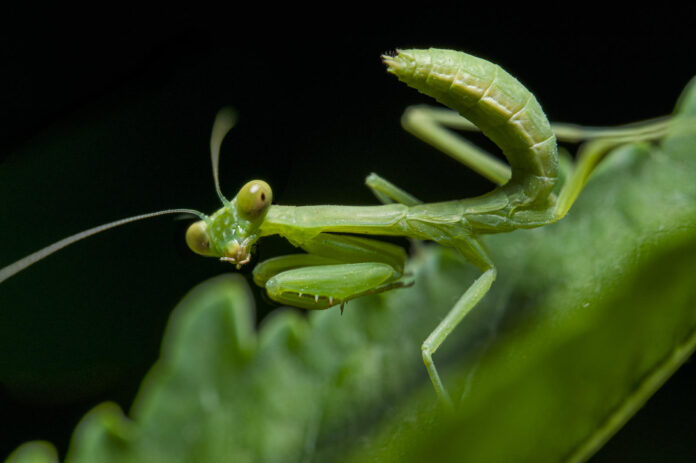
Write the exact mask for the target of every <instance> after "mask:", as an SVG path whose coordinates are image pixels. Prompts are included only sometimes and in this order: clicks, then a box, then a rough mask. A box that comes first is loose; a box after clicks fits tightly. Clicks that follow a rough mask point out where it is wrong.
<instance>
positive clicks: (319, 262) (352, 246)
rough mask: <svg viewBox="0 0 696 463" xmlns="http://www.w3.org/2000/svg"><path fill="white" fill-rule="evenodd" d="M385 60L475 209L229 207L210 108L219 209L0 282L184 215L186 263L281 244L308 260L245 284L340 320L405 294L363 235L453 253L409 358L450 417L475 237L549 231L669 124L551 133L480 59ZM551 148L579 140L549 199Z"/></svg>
mask: <svg viewBox="0 0 696 463" xmlns="http://www.w3.org/2000/svg"><path fill="white" fill-rule="evenodd" d="M383 60H384V62H385V64H386V65H387V68H388V71H389V72H390V73H392V74H394V75H396V76H397V77H398V78H399V79H400V80H402V81H404V82H405V83H407V84H408V85H409V86H412V87H414V88H416V89H417V90H419V91H421V92H422V93H424V94H426V95H429V96H431V97H434V98H435V99H436V100H438V101H440V102H441V103H443V104H445V105H446V106H448V107H450V108H452V109H454V110H455V111H456V112H457V113H459V115H457V114H453V113H451V112H448V111H445V110H442V109H435V108H427V107H415V108H411V109H409V110H407V112H406V113H405V115H404V118H403V124H404V126H405V128H406V129H407V130H408V131H409V132H411V133H413V134H414V135H416V136H418V137H419V138H421V139H423V140H424V141H426V142H428V143H430V144H432V145H434V146H435V147H437V148H439V149H440V150H442V151H443V152H445V153H446V154H448V155H450V156H452V157H453V158H455V159H457V160H458V161H460V162H461V163H463V164H464V165H466V166H468V167H470V168H472V169H474V170H475V171H476V172H478V173H479V174H481V175H483V176H484V177H485V178H487V179H489V180H491V181H492V182H494V183H495V184H497V185H498V187H497V188H495V189H494V190H493V191H491V192H490V193H487V194H484V195H482V196H479V197H474V198H467V199H461V200H453V201H446V202H440V203H431V204H424V203H422V202H421V201H420V200H418V199H417V198H416V197H415V196H413V195H411V194H410V193H407V192H406V191H404V190H403V189H401V188H399V187H397V186H396V185H394V184H393V183H391V182H389V181H387V180H385V179H383V178H382V177H379V176H378V175H376V174H372V175H370V176H368V178H367V180H366V184H367V186H368V187H369V188H370V189H371V190H372V191H373V193H374V194H375V196H376V197H377V198H378V199H379V200H380V201H381V202H382V203H383V204H382V205H378V206H334V205H330V206H300V207H295V206H281V205H275V204H272V200H273V193H272V189H271V187H270V185H268V184H267V183H266V182H264V181H262V180H252V181H251V182H248V183H247V184H245V185H244V186H243V187H242V188H241V189H240V191H239V192H238V193H237V195H236V196H235V197H234V198H232V199H231V200H230V199H227V198H226V197H225V196H224V195H223V194H222V192H221V188H220V184H219V174H218V164H219V157H220V146H221V144H222V141H223V139H224V137H225V135H226V134H227V133H228V132H229V130H230V129H231V128H232V127H233V125H234V124H235V121H236V117H235V114H234V113H233V112H231V111H230V110H222V111H221V112H220V113H219V114H218V117H217V118H216V122H215V124H214V127H213V131H212V136H211V141H210V147H211V159H212V168H213V177H214V183H215V188H216V192H217V194H218V196H219V198H220V200H221V202H222V204H223V207H222V208H221V209H219V210H218V211H217V212H215V213H213V214H212V215H210V216H208V215H206V214H203V213H201V212H198V211H196V210H192V209H168V210H164V211H159V212H154V213H149V214H143V215H138V216H134V217H129V218H126V219H122V220H119V221H116V222H111V223H108V224H104V225H101V226H98V227H95V228H92V229H89V230H85V231H83V232H80V233H78V234H76V235H72V236H70V237H68V238H66V239H64V240H61V241H58V242H56V243H54V244H52V245H50V246H48V247H46V248H44V249H42V250H40V251H37V252H36V253H34V254H31V255H29V256H27V257H25V258H23V259H20V260H19V261H17V262H15V263H14V264H11V265H9V266H7V267H5V268H2V269H0V283H1V282H2V281H4V280H6V279H7V278H10V277H11V276H13V275H14V274H16V273H18V272H20V271H22V270H23V269H25V268H27V267H28V266H30V265H32V264H33V263H35V262H37V261H39V260H41V259H43V258H44V257H47V256H48V255H50V254H52V253H54V252H56V251H58V250H59V249H62V248H63V247H65V246H68V245H70V244H73V243H75V242H77V241H79V240H82V239H84V238H87V237H89V236H92V235H94V234H96V233H99V232H102V231H104V230H108V229H111V228H114V227H118V226H121V225H124V224H126V223H130V222H134V221H138V220H142V219H146V218H150V217H155V216H159V215H165V214H191V215H195V216H197V217H198V218H199V219H200V220H199V221H197V222H195V223H193V224H192V225H191V226H190V227H189V229H188V231H187V233H186V242H187V244H188V246H189V247H190V248H191V250H193V251H194V252H195V253H197V254H200V255H203V256H209V257H216V258H219V259H220V260H222V261H224V262H228V263H231V264H233V265H235V266H236V267H237V268H240V267H241V266H243V265H245V264H247V263H249V261H250V259H251V254H252V251H253V247H254V245H255V243H256V242H257V241H258V240H259V239H260V238H262V237H265V236H269V235H280V236H282V237H283V238H285V239H287V240H288V241H289V242H290V243H292V244H293V245H295V246H296V247H299V248H301V249H302V250H304V251H306V253H303V254H292V255H288V256H281V257H276V258H272V259H269V260H267V261H265V262H262V263H260V264H259V265H257V266H256V268H255V269H254V272H253V276H254V281H255V282H256V284H258V285H259V286H262V287H264V288H265V289H266V291H267V293H268V295H269V297H270V298H271V299H273V300H274V301H276V302H279V303H281V304H287V305H291V306H294V307H299V308H304V309H310V310H314V309H319V310H323V309H328V308H329V307H334V306H339V307H340V310H343V309H344V305H345V304H346V302H348V301H350V300H351V299H354V298H357V297H361V296H364V295H368V294H375V293H380V292H386V291H390V290H395V289H398V288H404V287H408V286H410V285H411V284H412V281H411V280H410V278H409V275H408V273H407V272H406V271H405V265H406V260H407V254H406V251H405V250H404V249H403V248H402V247H400V246H397V245H394V244H391V243H386V242H382V241H378V240H375V239H373V238H368V237H365V236H362V235H368V236H369V235H378V236H379V235H381V236H384V235H387V236H402V237H408V238H413V239H416V240H429V241H434V242H436V243H438V244H441V245H443V246H448V247H452V248H454V249H456V250H457V251H459V253H460V254H461V255H462V256H463V257H464V258H465V259H467V260H468V261H469V262H471V263H472V264H473V265H474V266H476V267H477V268H478V269H479V270H480V271H481V272H482V273H481V276H480V277H479V278H478V279H476V280H475V281H474V282H473V284H471V285H470V286H469V287H468V289H466V290H465V291H464V292H463V294H462V296H461V297H460V298H459V300H458V301H457V302H456V303H455V304H454V306H453V307H452V309H451V310H450V312H449V313H448V315H447V316H446V317H445V318H444V319H443V320H442V321H441V322H440V324H439V325H438V326H437V327H435V328H434V331H433V332H432V333H431V334H430V335H429V336H428V337H427V339H426V340H425V341H424V343H423V345H422V348H421V351H422V356H423V361H424V363H425V366H426V370H427V373H428V375H429V377H430V379H431V381H432V383H433V386H434V389H435V391H436V394H437V397H438V399H439V401H440V402H441V403H442V404H443V406H445V407H447V408H452V407H453V406H455V404H454V402H453V401H452V399H451V397H450V395H449V393H448V391H447V388H446V387H445V385H444V383H443V381H442V378H441V376H440V373H439V372H438V370H437V368H436V365H435V363H434V360H433V355H434V354H435V353H436V351H437V349H438V347H439V346H440V345H441V344H442V343H443V342H444V341H445V339H447V337H448V335H449V334H450V333H451V332H452V331H453V330H454V329H455V327H456V326H457V325H458V324H459V323H461V322H462V320H463V319H464V318H465V317H466V315H467V314H468V313H470V312H471V310H472V309H473V308H474V307H475V306H476V305H477V303H478V302H479V301H480V300H481V299H482V298H483V297H484V296H485V294H486V293H487V292H488V291H489V289H490V288H491V286H492V284H493V282H494V280H495V278H496V275H497V270H496V267H495V264H494V262H493V261H492V259H491V258H490V256H489V254H488V251H487V250H486V247H485V245H484V243H483V242H482V240H481V237H482V236H483V235H486V234H492V233H504V232H511V231H514V230H516V229H524V228H535V227H540V226H544V225H548V224H552V223H554V222H556V221H558V220H560V219H561V218H563V217H564V216H565V215H566V214H567V213H568V211H569V209H570V208H571V206H572V204H573V202H574V201H575V199H576V198H577V197H578V195H579V193H580V191H581V190H582V187H583V185H584V184H585V182H586V181H587V179H588V177H589V175H590V174H591V172H592V171H593V169H594V167H595V166H596V165H597V164H598V162H599V161H600V160H601V158H602V157H603V155H604V154H606V153H607V152H608V151H609V150H610V149H611V148H612V147H614V146H616V145H618V144H622V143H626V142H629V141H638V140H650V139H655V138H659V137H660V136H661V135H662V134H664V132H665V130H666V128H667V126H668V124H669V121H668V120H666V119H658V120H652V121H647V122H645V123H641V124H636V125H631V126H627V127H623V128H617V129H585V128H580V127H576V126H569V125H553V126H552V125H551V124H550V123H549V122H548V120H547V119H546V116H545V115H544V113H543V111H542V109H541V107H540V105H539V104H538V103H537V101H536V99H535V98H534V96H533V95H532V94H531V93H530V92H529V91H528V90H527V89H526V88H524V87H523V86H522V84H520V83H519V82H518V81H517V80H516V79H515V78H513V77H512V76H510V75H509V74H508V73H507V72H505V71H504V70H503V69H502V68H500V67H499V66H497V65H495V64H492V63H490V62H488V61H485V60H482V59H480V58H476V57H473V56H471V55H467V54H464V53H462V52H455V51H450V50H439V49H429V50H402V51H399V52H397V53H396V54H395V55H389V56H384V57H383ZM460 115H461V116H463V117H464V118H465V119H462V118H461V117H460ZM449 128H458V129H464V130H471V129H474V128H478V129H480V130H481V131H482V132H483V134H484V135H486V136H487V137H489V138H490V139H491V140H492V141H493V142H494V143H496V144H497V145H498V146H499V147H500V148H501V149H502V151H503V153H504V154H505V156H506V157H507V159H508V161H509V163H510V167H508V166H507V165H505V164H504V163H502V162H500V161H498V160H496V159H495V158H494V157H492V156H490V155H488V154H487V153H485V152H483V151H481V150H479V149H478V148H476V147H474V146H473V145H470V144H468V143H467V142H465V141H464V140H462V139H461V138H459V137H458V136H456V135H454V134H453V133H452V132H450V131H449ZM557 138H558V139H561V140H565V141H573V142H577V141H588V143H586V144H585V145H583V147H582V148H581V153H580V160H579V162H578V164H577V166H576V167H575V169H573V170H572V172H567V173H566V175H565V181H564V182H562V185H560V189H559V188H558V186H559V185H558V184H559V183H560V182H559V178H560V176H559V162H558V149H557V145H556V139H557Z"/></svg>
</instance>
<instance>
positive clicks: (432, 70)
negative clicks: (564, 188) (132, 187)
mask: <svg viewBox="0 0 696 463" xmlns="http://www.w3.org/2000/svg"><path fill="white" fill-rule="evenodd" d="M385 62H386V63H387V64H388V65H389V69H388V70H389V72H391V73H393V74H395V75H396V76H397V77H398V78H399V80H401V81H402V82H405V83H406V84H407V85H409V86H411V87H413V88H415V89H417V90H418V91H420V92H422V93H424V94H426V95H429V96H431V97H433V98H435V99H436V100H438V101H439V102H440V103H442V104H444V105H446V106H449V107H450V108H452V109H454V110H456V111H458V112H459V113H460V114H461V115H462V116H464V117H466V118H467V119H469V120H470V121H471V122H473V123H474V124H476V125H477V126H478V127H479V128H480V129H481V131H482V132H483V134H484V135H486V136H487V137H488V138H490V139H491V140H492V141H493V142H494V143H495V144H496V145H498V146H499V147H500V148H501V149H502V151H503V154H505V157H507V159H508V162H509V163H510V166H511V167H512V178H511V180H510V182H509V183H508V185H507V189H508V190H510V191H519V192H520V193H521V197H519V198H516V199H517V200H521V202H522V203H524V204H526V205H533V204H534V203H536V202H545V201H546V199H547V197H548V195H549V194H550V192H551V190H552V189H553V186H554V184H555V181H556V177H557V172H558V152H557V146H556V137H555V136H554V134H553V132H552V131H551V126H550V124H549V122H548V119H547V118H546V115H545V114H544V112H543V111H542V109H541V106H539V103H538V102H537V101H536V98H534V95H532V94H531V93H530V92H529V90H527V89H526V88H525V87H524V86H523V85H522V84H521V83H520V82H519V81H518V80H517V79H515V78H514V77H512V76H511V75H510V74H508V73H507V72H505V71H504V70H503V69H502V68H501V67H500V66H498V65H496V64H493V63H491V62H488V61H486V60H484V59H481V58H477V57H475V56H471V55H468V54H466V53H462V52H458V51H453V50H440V49H435V48H431V49H428V50H401V51H399V52H398V53H397V55H396V56H393V57H390V58H387V59H385ZM524 204H518V205H517V206H518V207H519V206H522V207H524Z"/></svg>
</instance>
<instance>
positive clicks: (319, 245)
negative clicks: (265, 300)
mask: <svg viewBox="0 0 696 463" xmlns="http://www.w3.org/2000/svg"><path fill="white" fill-rule="evenodd" d="M300 247H301V248H302V249H304V250H305V251H307V252H308V254H291V255H287V256H281V257H276V258H273V259H269V260H267V261H264V262H262V263H260V264H259V265H257V266H256V268H255V269H254V282H255V283H256V284H257V285H259V286H262V287H264V288H266V292H267V293H268V296H269V297H270V298H271V299H273V300H274V301H276V302H279V303H282V304H288V305H292V306H294V307H301V308H304V309H319V310H323V309H327V308H329V307H332V306H334V305H338V304H340V305H341V311H343V306H344V305H345V303H346V302H347V301H349V300H351V299H354V298H356V297H360V296H364V295H367V294H375V293H380V292H384V291H388V290H391V289H394V288H400V287H404V286H409V285H411V284H412V282H411V281H409V280H408V279H406V278H404V265H405V263H406V252H405V251H404V250H403V248H401V247H399V246H396V245H394V244H391V243H385V242H381V241H376V240H372V239H369V238H362V237H357V236H345V235H333V234H330V233H319V234H318V235H317V236H316V237H314V238H312V239H310V240H308V241H306V242H305V243H302V244H301V245H300Z"/></svg>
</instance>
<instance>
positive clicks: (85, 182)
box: [0, 5, 696, 462]
mask: <svg viewBox="0 0 696 463" xmlns="http://www.w3.org/2000/svg"><path fill="white" fill-rule="evenodd" d="M658 7H659V5H658V6H655V5H653V8H658ZM335 8H336V9H335V11H334V12H331V13H329V12H325V11H321V10H308V11H306V12H303V11H287V12H285V11H280V12H279V11H275V10H274V9H273V8H272V7H270V6H269V7H268V8H267V10H268V11H256V12H254V13H242V12H241V11H224V12H222V11H212V10H211V11H208V12H204V13H200V14H199V15H194V14H192V13H189V12H187V13H173V12H171V11H167V12H165V11H149V12H144V11H141V10H133V11H129V12H125V13H124V12H123V11H119V12H111V11H102V12H99V13H98V14H96V13H93V12H84V11H82V12H80V13H81V14H85V15H87V16H85V17H89V19H84V20H83V19H72V20H69V19H63V15H65V13H66V12H64V11H47V10H42V11H41V12H40V14H38V13H39V12H36V13H37V14H36V15H34V14H23V15H18V16H17V18H16V21H15V18H14V16H13V15H11V14H9V15H7V16H6V17H5V19H3V23H5V24H4V26H5V27H3V28H2V30H3V33H2V48H1V51H2V56H1V58H2V75H1V76H0V84H2V85H1V87H0V89H1V90H0V99H1V100H0V105H1V108H2V111H0V117H1V118H2V120H0V157H1V163H0V265H4V264H6V263H9V262H12V261H14V260H16V259H18V258H20V257H22V256H24V255H26V254H28V253H30V252H32V251H34V250H36V249H38V248H40V247H42V246H44V245H46V244H49V243H51V242H53V241H56V240H58V239H60V238H63V237H65V236H67V235H69V234H72V233H75V232H77V231H80V230H83V229H86V228H89V227H91V226H94V225H97V224H100V223H104V222H108V221H111V220H114V219H117V218H121V217H127V216H131V215H136V214H139V213H143V212H149V211H155V210H161V209H166V208H170V207H191V208H196V209H199V210H202V211H204V212H211V211H213V210H215V209H216V208H217V207H218V201H217V198H216V196H215V194H214V190H213V186H212V177H211V173H210V165H209V158H208V152H207V144H208V136H209V132H210V127H211V124H212V120H213V116H214V114H215V112H216V111H217V109H218V108H219V107H221V106H223V105H233V106H234V107H235V108H237V109H238V111H239V113H240V123H239V124H238V126H237V127H236V128H235V129H234V131H233V132H232V134H231V135H230V136H229V137H228V138H227V139H226V142H225V146H224V148H223V159H222V161H221V183H222V189H223V191H225V192H226V193H227V195H228V196H230V197H231V196H233V195H234V194H235V192H236V189H237V188H239V187H240V186H241V185H242V184H243V183H244V182H246V181H247V180H249V179H251V178H264V179H266V180H267V181H269V183H270V184H271V185H272V186H273V187H274V196H275V200H276V201H277V202H278V203H281V204H321V203H326V204H331V203H336V204H372V203H374V199H373V198H372V197H371V195H370V193H369V192H368V191H367V189H366V188H365V187H364V186H363V184H362V182H363V178H364V177H365V175H367V174H368V173H370V172H372V171H375V172H378V173H380V174H382V175H384V176H385V177H387V178H389V179H393V180H394V181H395V183H397V184H399V185H400V186H403V187H404V188H405V189H406V190H408V191H411V192H413V193H414V194H416V195H417V196H419V197H421V198H422V199H424V200H426V201H432V200H444V199H451V198H455V197H463V196H466V195H472V194H476V193H482V192H484V191H486V190H487V189H489V188H490V185H489V184H488V183H487V182H486V181H485V180H482V179H480V178H478V177H477V176H475V175H473V174H471V173H469V172H468V171H467V170H466V169H464V168H463V167H460V166H458V165H457V164H456V163H455V162H454V161H450V160H449V159H447V158H446V157H445V156H442V155H439V154H438V153H436V152H435V151H433V150H432V149H430V148H428V147H426V146H425V145H423V144H421V143H420V142H418V141H417V140H415V139H412V138H411V137H410V136H409V135H407V134H405V133H404V132H402V131H401V129H400V126H399V122H398V121H399V116H400V113H401V111H402V110H403V108H404V107H405V106H406V105H408V104H412V103H417V102H424V101H427V100H426V99H425V98H423V97H421V96H420V95H418V94H417V93H416V92H414V91H412V90H410V89H408V88H406V87H404V86H403V85H402V84H399V83H398V82H397V81H396V79H395V78H394V77H393V76H390V75H387V74H386V73H385V72H384V69H383V65H382V63H381V62H380V59H379V56H380V54H382V53H384V52H389V51H391V50H393V49H395V48H397V47H401V48H409V47H419V48H420V47H429V46H437V47H443V48H454V49H461V50H463V51H467V52H469V53H472V54H475V55H478V56H481V57H483V58H487V59H490V60H492V61H495V62H497V63H499V64H501V65H502V66H503V67H504V68H505V69H507V70H508V71H509V72H510V73H512V74H513V75H515V76H516V77H518V78H519V79H520V80H521V81H522V82H523V83H524V84H525V85H526V86H527V87H528V88H530V89H531V90H532V92H534V93H535V95H536V96H537V99H538V100H539V102H540V103H541V104H542V106H543V108H544V109H545V111H546V113H547V115H548V116H549V118H550V119H552V120H563V121H571V122H577V123H581V124H589V125H611V124H618V123H624V122H630V121H635V120H640V119H644V118H648V117H653V116H658V115H662V114H666V113H669V112H670V111H671V109H672V107H673V105H674V102H675V100H676V98H677V97H678V95H679V93H680V91H681V89H682V88H683V87H684V86H685V85H686V83H687V82H688V80H689V79H690V78H691V77H692V76H693V75H694V74H696V60H695V59H694V58H695V57H696V52H695V51H694V47H693V44H694V38H693V32H694V26H695V25H696V21H695V20H694V11H660V10H659V9H658V10H651V11H644V12H643V11H633V12H631V13H627V12H621V13H610V12H607V11H598V10H593V11H591V12H590V11H573V12H572V13H571V12H570V11H568V12H566V13H563V14H561V13H559V14H558V15H557V16H554V15H553V14H552V13H551V12H547V13H545V15H541V14H540V12H539V11H537V9H538V8H539V7H538V6H536V5H535V6H534V7H533V8H532V7H527V8H522V7H519V11H512V10H510V9H503V8H502V7H500V6H499V5H491V6H489V7H487V8H486V11H484V12H474V11H472V10H470V9H464V8H460V9H457V8H454V9H451V8H434V9H419V10H418V11H413V12H412V13H410V14H409V12H406V13H401V12H400V10H397V9H395V10H385V11H377V10H375V9H374V8H369V9H364V10H358V9H357V8H356V9H355V10H346V9H341V7H335ZM194 16H200V18H196V17H194ZM77 17H81V16H74V18H77ZM185 227H186V222H185V221H172V220H171V218H166V217H165V218H159V219H154V220H151V221H146V222H143V223H139V224H133V225H129V226H127V227H124V228H123V229H121V230H118V231H113V232H109V233H106V234H104V235H101V236H99V237H95V238H92V239H90V240H88V241H85V242H84V243H81V244H79V245H76V246H74V247H72V248H70V249H68V250H65V251H63V252H61V253H59V254H57V255H55V256H52V257H51V258H50V259H47V260H46V261H44V262H41V263H40V264H38V265H36V266H34V267H32V268H31V269H29V270H27V271H25V272H24V273H22V274H20V275H17V276H16V277H14V278H12V279H11V280H8V281H7V282H5V283H4V284H3V285H2V287H0V352H2V354H1V355H0V417H1V419H0V456H5V455H7V454H8V453H9V452H10V451H11V450H12V449H13V448H15V447H16V446H17V445H19V444H20V443H22V442H25V441H28V440H33V439H46V440H49V441H51V442H53V443H54V444H55V445H57V447H58V449H59V451H60V453H61V456H64V452H65V449H66V448H67V443H68V439H69V437H70V434H71V433H72V430H73V429H74V427H75V425H76V423H77V422H78V420H79V419H80V417H82V416H83V415H84V414H85V413H86V412H87V411H88V410H89V409H90V408H91V407H93V406H94V405H96V404H97V403H99V402H102V401H104V400H113V401H116V402H117V403H119V404H120V405H121V406H122V407H124V409H126V410H127V409H128V407H129V405H130V403H131V401H132V399H133V397H134V395H135V393H136V391H137V387H138V384H139V382H140V381H141V379H142V377H143V375H144V374H145V373H146V371H147V369H148V368H149V367H150V366H151V365H152V363H153V361H154V360H155V359H156V357H157V354H158V349H159V343H160V340H161V335H162V331H163V330H164V327H165V323H166V320H167V317H168V315H169V313H170V311H171V308H172V307H174V305H175V304H176V302H177V301H178V300H179V299H180V298H181V297H182V296H183V295H184V294H185V293H186V291H187V290H189V289H190V288H192V287H193V286H194V285H195V284H197V283H199V282H201V281H203V280H204V279H206V278H207V277H210V276H213V275H217V274H219V273H221V272H222V271H231V269H229V268H221V266H220V265H221V264H219V263H218V262H216V261H214V260H210V259H209V260H206V259H202V258H199V257H197V256H193V255H191V254H190V253H189V252H188V251H187V250H186V249H185V247H184V245H183V239H182V235H183V232H184V230H185ZM287 249H289V248H288V246H287V245H286V244H284V243H283V242H282V241H280V240H274V239H270V240H268V242H264V243H262V245H261V246H260V248H259V255H260V258H262V259H263V258H264V257H268V256H272V255H276V254H278V253H279V252H283V251H285V250H287ZM550 265H551V264H550ZM251 267H252V266H248V267H247V268H246V269H245V270H244V271H243V273H244V274H245V275H247V276H248V272H249V270H250V268H251ZM256 299H257V300H258V301H259V307H258V310H257V311H258V317H259V319H261V318H262V317H263V316H264V315H265V313H267V311H268V310H271V309H272V308H273V306H272V305H269V304H266V303H265V302H264V301H263V297H262V295H261V294H260V293H258V291H257V293H256ZM646 342H649V340H646ZM695 377H696V374H695V373H694V366H693V364H692V363H687V365H685V366H684V367H683V368H682V369H681V370H680V371H679V372H678V373H677V374H676V375H675V377H674V378H673V379H671V380H670V381H669V382H668V383H667V384H666V386H665V387H664V388H663V389H662V390H661V391H660V392H658V394H657V395H656V396H655V397H654V398H653V399H651V401H650V402H649V403H648V405H647V406H646V407H645V408H644V409H643V410H641V411H640V412H639V413H638V414H637V415H636V417H635V418H634V419H633V420H632V421H631V422H630V423H629V424H628V425H627V426H626V427H625V428H624V429H623V430H622V431H620V432H619V434H618V435H617V436H616V437H615V438H614V439H612V440H611V441H610V442H609V444H608V445H607V446H606V447H605V448H604V449H602V451H600V453H599V454H598V455H597V456H596V457H595V458H594V459H593V461H597V462H603V461H693V460H694V459H696V447H694V443H693V441H694V439H693V437H695V436H694V434H696V433H694V429H696V419H695V418H694V416H693V411H694V410H696V403H695V401H696V399H694V394H693V391H694V390H696V389H695V388H694V386H696V379H695Z"/></svg>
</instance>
